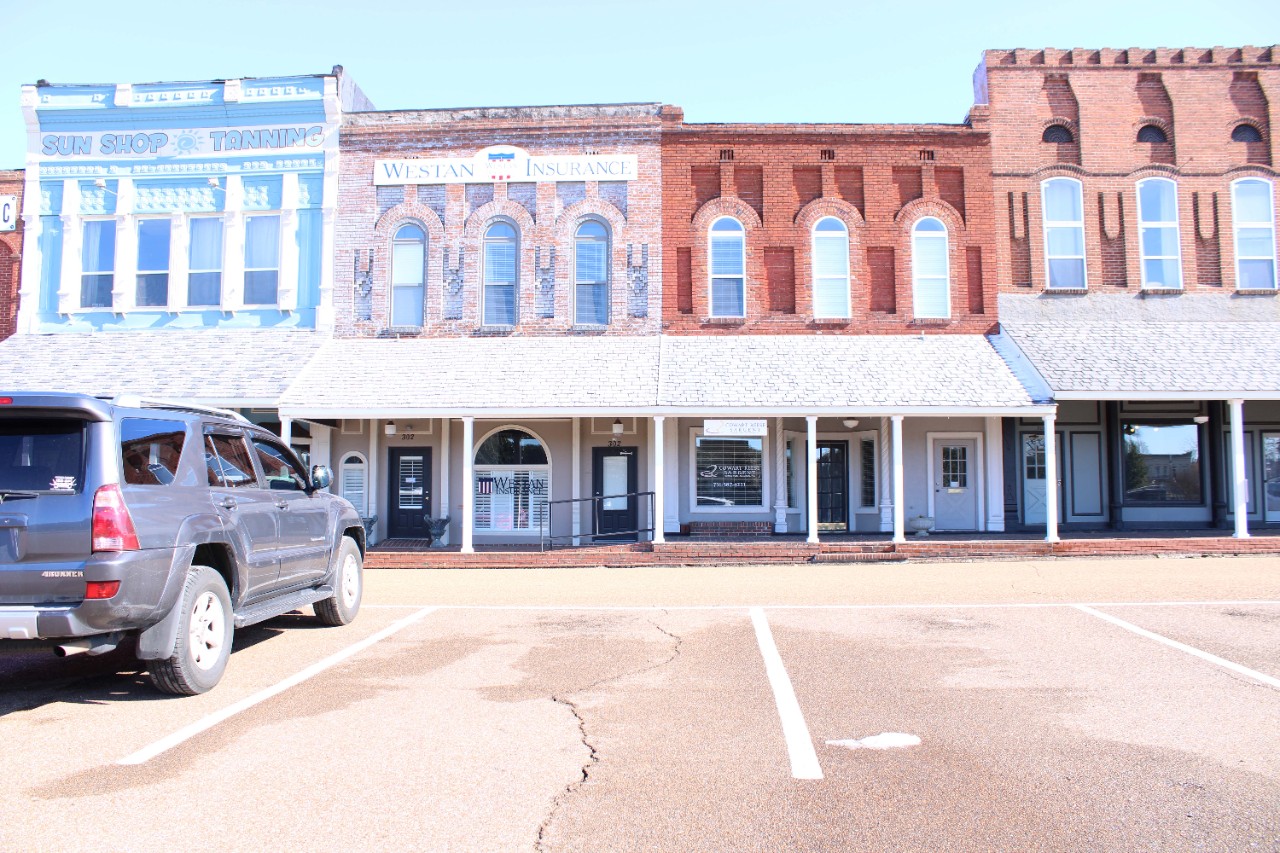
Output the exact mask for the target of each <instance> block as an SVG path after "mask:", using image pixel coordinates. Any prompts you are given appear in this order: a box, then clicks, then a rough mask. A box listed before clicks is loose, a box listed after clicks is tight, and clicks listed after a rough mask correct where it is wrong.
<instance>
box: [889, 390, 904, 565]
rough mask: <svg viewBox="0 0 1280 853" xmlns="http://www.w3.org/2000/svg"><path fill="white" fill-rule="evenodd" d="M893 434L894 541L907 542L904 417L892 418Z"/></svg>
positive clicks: (895, 416) (896, 416) (894, 416)
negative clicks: (903, 461) (903, 465)
mask: <svg viewBox="0 0 1280 853" xmlns="http://www.w3.org/2000/svg"><path fill="white" fill-rule="evenodd" d="M890 421H891V424H892V426H891V432H892V433H893V541H894V542H899V543H901V542H906V541H907V507H906V498H905V496H904V495H903V492H904V491H905V485H904V481H905V478H904V477H903V474H902V415H893V416H891V418H890Z"/></svg>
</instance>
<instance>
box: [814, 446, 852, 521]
mask: <svg viewBox="0 0 1280 853" xmlns="http://www.w3.org/2000/svg"><path fill="white" fill-rule="evenodd" d="M818 529H819V530H848V529H849V442H847V441H819V442H818Z"/></svg>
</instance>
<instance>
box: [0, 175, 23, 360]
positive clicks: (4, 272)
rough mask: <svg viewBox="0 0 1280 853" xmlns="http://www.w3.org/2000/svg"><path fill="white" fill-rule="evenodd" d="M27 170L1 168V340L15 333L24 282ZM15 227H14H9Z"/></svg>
mask: <svg viewBox="0 0 1280 853" xmlns="http://www.w3.org/2000/svg"><path fill="white" fill-rule="evenodd" d="M22 182H23V172H22V171H21V170H18V171H0V340H3V339H5V338H7V337H9V336H10V335H12V334H13V333H14V330H15V328H16V326H17V319H18V288H19V287H20V286H21V283H22V232H23V227H22V217H21V216H20V215H19V213H20V212H21V210H22ZM6 229H11V230H6Z"/></svg>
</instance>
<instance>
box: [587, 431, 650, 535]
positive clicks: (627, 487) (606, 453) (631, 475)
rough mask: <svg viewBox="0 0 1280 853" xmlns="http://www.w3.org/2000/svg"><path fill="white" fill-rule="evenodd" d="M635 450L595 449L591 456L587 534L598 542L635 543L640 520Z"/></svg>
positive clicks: (620, 448) (625, 448)
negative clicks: (589, 532)
mask: <svg viewBox="0 0 1280 853" xmlns="http://www.w3.org/2000/svg"><path fill="white" fill-rule="evenodd" d="M636 456H637V453H636V448H634V447H595V448H592V453H591V462H592V465H591V494H592V495H593V496H594V497H597V498H601V500H598V501H592V502H591V503H590V504H588V506H589V507H590V508H591V519H592V523H591V526H590V530H591V531H592V532H593V533H595V535H596V538H597V539H601V538H608V539H624V540H634V539H635V538H636V534H635V529H636V528H637V527H639V526H640V525H639V523H638V520H639V518H640V515H639V512H638V507H637V505H636V503H637V502H636V497H635V495H634V494H633V493H634V492H635V490H636Z"/></svg>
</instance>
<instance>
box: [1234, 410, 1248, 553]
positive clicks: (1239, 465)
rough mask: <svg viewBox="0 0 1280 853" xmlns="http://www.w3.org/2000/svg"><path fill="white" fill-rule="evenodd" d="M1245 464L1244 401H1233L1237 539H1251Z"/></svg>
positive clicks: (1235, 535) (1235, 534)
mask: <svg viewBox="0 0 1280 853" xmlns="http://www.w3.org/2000/svg"><path fill="white" fill-rule="evenodd" d="M1244 465H1245V462H1244V400H1232V401H1231V472H1232V474H1234V475H1235V476H1234V479H1235V488H1234V489H1232V498H1234V503H1235V506H1234V508H1233V511H1234V512H1235V516H1236V531H1235V533H1233V534H1231V535H1232V536H1234V537H1236V538H1237V539H1248V538H1249V472H1248V471H1246V470H1245V467H1244Z"/></svg>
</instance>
